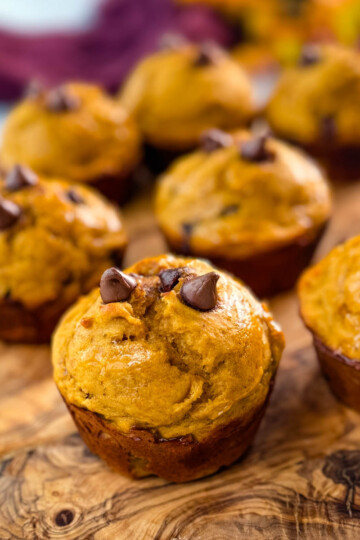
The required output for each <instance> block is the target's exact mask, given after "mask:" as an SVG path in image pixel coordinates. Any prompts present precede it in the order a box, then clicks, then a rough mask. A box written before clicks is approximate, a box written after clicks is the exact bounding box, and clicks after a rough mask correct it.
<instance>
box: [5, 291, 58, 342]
mask: <svg viewBox="0 0 360 540" xmlns="http://www.w3.org/2000/svg"><path fill="white" fill-rule="evenodd" d="M67 307H68V306H67V305H66V306H64V305H61V304H60V303H59V302H48V303H46V304H44V305H42V306H39V307H37V308H36V309H28V308H26V307H25V306H24V305H23V304H22V303H21V302H16V301H14V300H11V299H5V300H1V301H0V339H1V340H3V341H10V342H20V343H47V342H49V341H50V338H51V334H52V332H53V330H54V328H55V326H56V324H57V322H58V320H59V319H60V317H61V315H62V314H63V312H64V311H65V310H66V309H67Z"/></svg>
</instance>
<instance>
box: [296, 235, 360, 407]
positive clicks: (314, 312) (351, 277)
mask: <svg viewBox="0 0 360 540" xmlns="http://www.w3.org/2000/svg"><path fill="white" fill-rule="evenodd" d="M359 277H360V236H356V237H354V238H351V239H350V240H348V241H347V242H345V243H344V244H341V245H339V246H337V247H336V248H334V249H333V250H332V251H331V252H330V253H329V254H328V255H327V256H326V257H325V258H324V259H323V260H321V261H320V262H319V263H318V264H316V265H315V266H313V267H312V268H309V269H308V270H307V271H306V272H305V273H304V274H303V276H302V277H301V280H300V282H299V287H298V292H299V298H300V311H301V316H302V318H303V320H304V323H305V324H306V326H307V328H308V329H309V330H310V332H311V334H312V337H313V341H314V346H315V350H316V353H317V357H318V360H319V362H320V366H321V368H322V371H323V373H324V375H325V377H326V379H327V381H328V383H329V385H330V387H331V389H332V391H333V392H334V394H335V395H337V396H338V397H339V398H340V399H341V400H342V401H344V402H345V403H346V404H347V405H348V406H349V407H352V408H354V409H355V410H357V411H359V412H360V280H359Z"/></svg>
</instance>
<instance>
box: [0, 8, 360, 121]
mask: <svg viewBox="0 0 360 540" xmlns="http://www.w3.org/2000/svg"><path fill="white" fill-rule="evenodd" d="M149 21H151V24H149ZM174 32H175V33H182V34H184V35H186V36H187V37H188V38H190V39H192V40H195V41H203V40H207V39H211V40H214V41H216V42H218V43H220V44H221V45H223V46H225V47H227V48H229V49H231V50H232V51H233V54H234V56H235V57H236V58H238V59H239V61H240V62H242V63H243V64H245V66H246V67H247V68H248V69H249V70H250V71H251V72H253V73H254V74H259V73H264V72H269V71H275V70H276V69H277V68H278V67H279V66H280V65H284V64H291V63H292V62H293V61H294V60H295V59H296V58H297V56H298V53H299V50H300V48H301V46H302V44H303V43H305V42H318V41H337V42H341V43H345V44H347V45H352V46H356V47H358V46H359V44H360V1H359V0H135V1H134V0H61V1H60V2H49V1H48V0H31V2H29V0H11V2H1V3H0V107H1V109H0V112H1V114H2V115H3V114H4V113H6V111H7V108H8V104H9V103H11V102H12V101H14V100H16V99H18V98H19V97H20V96H21V95H22V94H23V92H24V88H25V87H26V86H27V84H28V82H29V81H30V80H34V79H36V80H38V81H39V82H41V83H43V84H44V85H46V86H54V85H57V84H59V83H61V82H62V81H65V80H69V79H72V80H74V79H75V80H76V79H77V80H79V79H81V80H86V81H93V82H97V83H100V84H101V85H103V86H104V87H106V88H107V89H108V90H109V91H115V90H116V89H117V88H118V87H119V85H120V84H121V82H122V81H123V80H124V77H125V76H126V74H127V73H128V72H129V70H130V69H131V67H132V66H133V65H134V64H135V63H136V62H137V61H138V59H139V58H141V57H142V56H144V55H145V54H147V53H149V52H151V51H152V50H154V49H156V48H157V47H158V44H159V40H160V39H161V37H162V36H163V35H164V34H166V33H174Z"/></svg>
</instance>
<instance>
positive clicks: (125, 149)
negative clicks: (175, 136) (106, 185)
mask: <svg viewBox="0 0 360 540" xmlns="http://www.w3.org/2000/svg"><path fill="white" fill-rule="evenodd" d="M139 144H140V142H139V135H138V131H137V128H136V126H135V124H134V122H133V120H132V119H131V118H130V117H129V115H128V113H127V112H126V111H125V110H124V109H123V108H122V107H121V105H120V104H119V103H118V102H116V101H115V100H113V99H112V98H110V97H109V96H107V95H106V94H105V93H104V92H103V91H102V90H101V89H100V88H98V87H97V86H94V85H90V84H79V83H76V84H75V83H72V84H67V85H64V86H62V87H60V88H55V89H52V90H49V91H44V90H42V89H41V88H34V90H33V91H32V92H31V93H30V94H29V96H28V98H27V99H25V100H24V101H22V102H21V103H20V104H19V105H18V106H17V107H15V108H14V110H13V111H12V112H11V113H10V115H9V116H8V119H7V121H6V123H5V127H4V134H3V143H2V148H1V153H0V159H1V165H2V167H3V168H4V169H9V168H10V167H12V166H13V165H16V164H17V163H24V164H26V165H28V166H29V167H31V168H32V169H33V170H34V171H36V172H37V173H39V174H41V175H44V176H58V177H61V178H67V179H69V180H72V181H79V182H93V181H96V180H98V179H99V178H102V177H104V176H105V177H106V176H112V175H116V176H121V175H125V174H127V173H128V172H129V171H130V170H131V169H132V168H133V166H134V165H135V164H136V163H137V161H138V157H139Z"/></svg>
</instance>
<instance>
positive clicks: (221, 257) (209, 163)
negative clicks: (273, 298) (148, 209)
mask: <svg viewBox="0 0 360 540" xmlns="http://www.w3.org/2000/svg"><path fill="white" fill-rule="evenodd" d="M155 212H156V216H157V220H158V223H159V225H160V228H161V230H162V232H163V233H164V235H165V238H166V240H167V242H168V245H169V247H170V248H171V249H172V250H173V251H175V252H177V253H184V254H192V255H194V256H197V257H205V258H207V259H210V260H211V261H212V262H213V263H214V264H215V265H217V266H219V267H220V268H224V269H226V270H228V271H230V272H232V273H233V274H235V275H237V276H238V277H240V278H241V279H243V280H244V281H245V282H246V283H247V284H248V285H249V286H250V287H251V288H252V290H253V291H254V292H255V293H256V294H257V295H258V296H268V295H272V294H275V293H277V292H280V291H282V290H285V289H288V288H290V287H292V286H293V285H294V283H295V281H296V279H297V277H298V276H299V274H300V272H301V271H302V270H303V269H304V268H305V267H306V266H307V264H309V262H310V259H311V257H312V254H313V252H314V249H315V247H316V245H317V243H318V241H319V239H320V238H321V235H322V233H323V231H324V228H325V225H326V223H327V221H328V220H329V217H330V214H331V196H330V192H329V188H328V185H327V182H326V180H325V179H324V177H323V175H322V173H321V171H320V170H319V168H318V167H317V166H316V165H315V164H314V162H313V161H312V160H310V159H309V158H308V157H307V156H306V155H305V154H304V153H303V152H301V151H299V150H297V149H296V148H293V147H291V146H289V145H288V144H285V143H283V142H280V141H278V140H276V139H273V138H271V137H268V136H266V135H253V134H251V133H249V132H246V131H240V132H234V133H232V134H230V133H225V132H221V131H218V130H212V131H210V132H208V133H207V134H205V135H204V138H203V145H202V147H201V148H200V149H199V150H197V151H196V152H193V153H191V154H189V155H187V156H185V157H183V158H180V159H179V160H177V161H176V162H175V163H174V164H173V166H172V167H170V168H169V169H168V170H167V171H166V172H165V174H164V175H163V177H161V178H160V180H159V184H158V188H157V193H156V198H155Z"/></svg>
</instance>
